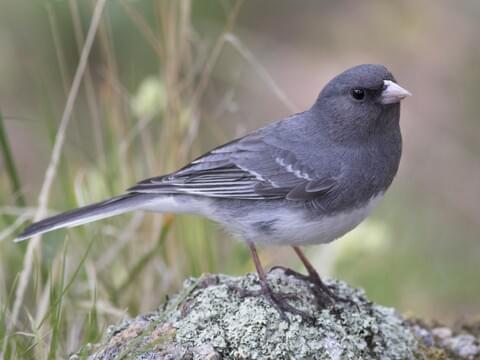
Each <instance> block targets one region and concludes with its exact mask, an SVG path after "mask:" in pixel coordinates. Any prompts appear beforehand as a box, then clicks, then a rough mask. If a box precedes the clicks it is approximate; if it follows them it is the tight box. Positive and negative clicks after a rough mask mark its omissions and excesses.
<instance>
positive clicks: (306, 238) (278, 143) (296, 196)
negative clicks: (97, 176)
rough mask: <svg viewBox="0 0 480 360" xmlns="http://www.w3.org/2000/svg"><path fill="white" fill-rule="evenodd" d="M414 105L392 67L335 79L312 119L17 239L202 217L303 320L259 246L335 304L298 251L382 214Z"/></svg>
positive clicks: (257, 134) (271, 128) (273, 128)
mask: <svg viewBox="0 0 480 360" xmlns="http://www.w3.org/2000/svg"><path fill="white" fill-rule="evenodd" d="M409 95H411V94H410V93H409V92H408V91H407V90H405V89H403V88H402V87H400V86H399V85H398V84H397V83H396V82H395V79H394V77H393V75H392V74H391V73H390V72H389V71H388V70H387V69H386V68H385V67H384V66H382V65H372V64H368V65H359V66H355V67H353V68H351V69H348V70H346V71H344V72H343V73H341V74H340V75H338V76H336V77H335V78H334V79H332V80H331V81H330V82H329V83H328V84H327V85H326V86H325V87H324V88H323V90H322V91H321V93H320V95H319V96H318V98H317V100H316V101H315V103H314V104H313V106H312V107H311V108H310V109H308V110H306V111H304V112H302V113H298V114H295V115H292V116H289V117H287V118H284V119H281V120H278V121H276V122H273V123H272V124H270V125H268V126H266V127H263V128H260V129H258V130H256V131H254V132H252V133H250V134H248V135H245V136H244V137H242V138H239V139H236V140H233V141H231V142H229V143H227V144H224V145H221V146H219V147H217V148H215V149H213V150H211V151H209V152H207V153H206V154H204V155H202V156H200V157H199V158H197V159H196V160H194V161H192V162H191V163H190V164H188V165H186V166H185V167H183V168H181V169H180V170H178V171H176V172H174V173H171V174H167V175H163V176H158V177H153V178H150V179H146V180H143V181H141V182H139V183H138V184H137V185H135V186H133V187H132V188H130V189H128V190H127V192H126V193H125V194H124V195H120V196H117V197H114V198H112V199H109V200H106V201H102V202H99V203H96V204H93V205H88V206H85V207H82V208H79V209H75V210H71V211H68V212H65V213H62V214H59V215H56V216H53V217H50V218H47V219H45V220H42V221H39V222H37V223H34V224H32V225H30V226H29V227H28V228H27V229H26V230H25V231H24V232H23V233H22V234H20V235H19V236H18V238H17V239H18V240H24V239H27V238H30V237H32V236H34V235H38V234H43V233H46V232H48V231H52V230H55V229H60V228H65V227H68V228H69V227H74V226H77V225H82V224H85V223H89V222H92V221H96V220H100V219H103V218H107V217H110V216H114V215H118V214H123V213H125V212H129V211H133V210H146V211H154V212H161V213H193V214H199V215H202V216H205V217H207V218H209V219H212V220H214V221H216V222H218V223H220V224H222V225H223V226H225V227H226V228H227V229H229V230H230V231H232V232H233V233H234V234H237V235H239V236H241V237H242V238H243V239H244V240H245V241H246V243H247V245H248V247H249V248H250V251H251V254H252V257H253V261H254V263H255V267H256V269H257V272H258V277H259V282H260V285H261V291H260V292H259V293H260V294H262V295H263V296H265V297H266V299H267V300H268V301H269V302H270V304H271V305H272V306H274V307H275V308H276V309H277V310H278V312H279V313H280V315H281V317H282V318H284V319H286V316H285V312H290V313H294V314H299V315H302V316H305V314H304V313H303V312H302V311H300V310H297V309H295V308H294V307H293V306H291V305H290V304H289V303H288V302H287V297H286V296H285V295H284V294H278V293H275V292H273V291H272V289H271V288H270V286H269V285H268V282H267V277H266V274H265V271H264V269H263V267H262V265H261V264H260V261H259V258H258V255H257V251H256V248H255V244H265V245H290V246H292V247H293V249H294V250H295V252H296V253H297V255H298V256H299V257H300V259H301V261H302V262H303V264H304V265H305V268H306V269H307V272H308V276H303V278H305V279H306V280H309V281H311V282H312V284H313V285H314V286H313V289H314V293H315V295H316V297H317V299H318V301H319V303H324V304H325V303H327V302H328V301H330V302H333V300H337V298H336V297H335V295H334V294H333V293H332V292H331V291H330V289H329V288H328V286H326V285H325V284H324V283H323V282H322V281H321V279H320V277H319V275H318V273H317V272H316V271H315V269H314V267H313V266H312V265H311V264H310V263H309V262H308V260H307V258H306V257H305V255H304V254H303V253H302V251H301V250H300V246H303V245H307V244H322V243H328V242H331V241H333V240H335V239H337V238H339V237H341V236H342V235H344V234H346V233H347V232H349V231H350V230H352V229H353V228H354V227H355V226H357V225H358V224H359V223H360V222H361V221H363V220H364V219H365V218H366V217H367V216H368V214H369V213H370V212H371V210H372V209H373V208H374V207H375V206H376V205H377V204H378V202H379V200H380V199H381V198H382V196H383V194H384V193H385V191H386V190H387V188H388V187H389V186H390V184H391V183H392V180H393V178H394V176H395V174H396V172H397V169H398V165H399V162H400V156H401V151H402V138H401V134H400V126H399V119H400V100H402V99H403V98H405V97H407V96H409ZM287 271H288V272H289V273H290V274H293V275H297V276H301V275H300V274H298V273H295V272H293V271H291V270H288V269H287ZM246 295H253V294H246Z"/></svg>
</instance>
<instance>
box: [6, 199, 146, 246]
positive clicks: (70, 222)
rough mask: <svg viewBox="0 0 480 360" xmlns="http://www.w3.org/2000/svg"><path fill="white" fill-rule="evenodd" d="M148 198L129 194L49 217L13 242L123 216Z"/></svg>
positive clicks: (33, 225)
mask: <svg viewBox="0 0 480 360" xmlns="http://www.w3.org/2000/svg"><path fill="white" fill-rule="evenodd" d="M149 198H150V197H149V196H146V195H145V194H138V193H130V194H125V195H121V196H117V197H114V198H112V199H109V200H105V201H102V202H99V203H96V204H92V205H87V206H84V207H81V208H78V209H74V210H70V211H67V212H64V213H61V214H58V215H56V216H52V217H49V218H47V219H44V220H41V221H39V222H36V223H33V224H32V225H30V226H28V227H27V228H26V229H25V230H24V231H23V232H22V233H21V234H20V235H19V236H18V237H17V238H16V239H15V241H17V242H18V241H22V240H26V239H28V238H31V237H32V236H34V235H39V234H43V233H46V232H49V231H52V230H56V229H61V228H71V227H74V226H78V225H83V224H86V223H89V222H92V221H96V220H100V219H104V218H107V217H111V216H115V215H119V214H123V213H125V212H128V211H132V210H136V209H138V208H140V207H141V206H142V205H143V204H144V203H145V201H146V200H147V199H149Z"/></svg>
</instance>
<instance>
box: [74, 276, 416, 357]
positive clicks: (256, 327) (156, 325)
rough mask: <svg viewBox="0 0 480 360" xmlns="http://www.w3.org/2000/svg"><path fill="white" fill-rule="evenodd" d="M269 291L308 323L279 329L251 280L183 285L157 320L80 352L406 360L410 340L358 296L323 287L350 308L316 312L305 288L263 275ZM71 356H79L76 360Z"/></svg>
mask: <svg viewBox="0 0 480 360" xmlns="http://www.w3.org/2000/svg"><path fill="white" fill-rule="evenodd" d="M269 283H270V284H271V285H272V287H273V289H274V291H278V292H282V293H290V294H295V295H296V296H295V297H292V299H291V300H290V303H291V304H292V305H293V306H295V307H297V308H298V309H301V310H304V311H307V312H308V313H309V314H311V315H312V316H313V317H314V319H315V322H314V323H308V322H306V321H303V320H302V319H301V318H300V317H299V316H295V315H292V314H288V317H289V322H286V321H282V320H281V319H280V317H279V315H278V313H277V312H276V310H275V309H273V308H272V307H271V306H270V305H269V303H268V302H266V301H265V299H264V298H263V297H242V296H240V295H239V293H238V291H236V290H235V288H241V289H246V290H258V289H259V284H258V280H257V277H256V275H254V274H248V275H247V276H243V277H231V276H225V275H205V276H203V277H201V278H199V279H189V280H187V281H186V282H185V284H184V287H183V289H182V290H181V291H180V292H179V293H178V294H176V295H175V296H173V297H171V298H170V299H169V300H168V301H167V302H166V303H165V304H164V305H163V307H162V309H161V310H159V311H158V312H154V313H152V314H149V315H146V316H140V317H137V318H136V319H133V320H129V321H126V322H124V323H123V324H122V325H120V326H117V327H111V328H110V329H109V332H108V334H107V336H106V341H105V342H104V343H103V344H99V345H94V346H93V347H92V348H91V349H88V350H86V351H84V352H83V354H84V356H86V357H88V358H91V359H122V358H123V359H145V360H147V359H149V360H153V359H212V360H213V359H414V358H416V354H417V350H418V348H419V347H418V342H417V339H416V337H415V334H414V332H413V331H412V330H411V329H410V327H409V326H407V325H406V324H405V321H404V320H403V319H402V317H401V316H399V315H398V314H397V313H396V312H395V311H394V310H393V309H391V308H386V307H383V306H379V305H376V304H373V303H371V302H370V301H368V300H367V299H366V297H365V294H364V292H363V291H362V290H358V289H352V288H350V287H349V286H348V285H346V284H345V283H343V282H339V281H333V280H329V281H328V282H327V283H328V284H329V285H330V286H331V289H332V290H333V291H334V293H335V294H336V295H337V296H339V297H341V298H348V299H350V300H351V302H343V301H340V302H337V303H336V304H335V305H334V306H331V307H329V308H326V309H318V308H317V307H316V305H315V299H314V297H313V295H312V292H311V291H310V288H309V286H310V285H309V283H307V282H305V281H302V280H298V279H296V278H294V277H291V276H286V275H285V274H284V273H283V272H282V271H281V270H276V271H273V272H271V273H270V274H269ZM76 356H82V352H80V353H79V354H78V355H76Z"/></svg>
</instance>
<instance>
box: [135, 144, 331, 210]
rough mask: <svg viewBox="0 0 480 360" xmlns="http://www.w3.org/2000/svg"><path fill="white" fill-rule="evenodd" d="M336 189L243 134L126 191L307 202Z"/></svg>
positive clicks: (283, 154)
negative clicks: (184, 164)
mask: <svg viewBox="0 0 480 360" xmlns="http://www.w3.org/2000/svg"><path fill="white" fill-rule="evenodd" d="M335 186H336V181H335V180H334V179H333V178H331V177H326V176H318V174H317V173H316V172H315V171H313V170H312V169H311V168H309V167H308V166H307V165H305V164H303V163H302V162H301V161H299V160H298V158H297V156H296V155H295V154H294V153H293V152H291V151H288V150H285V149H280V148H278V147H276V146H274V145H271V144H266V143H265V142H263V141H262V138H261V137H260V136H255V135H254V136H249V137H245V138H241V139H238V140H236V141H233V142H230V143H228V144H226V145H224V146H221V147H218V148H216V149H213V150H212V151H210V152H209V153H207V154H205V155H203V156H201V157H199V158H197V159H195V160H194V161H192V162H191V163H190V164H189V165H187V166H185V167H183V168H182V169H180V170H179V171H177V172H175V173H172V174H169V175H166V176H160V177H154V178H150V179H146V180H143V181H141V182H139V183H138V184H137V185H135V186H133V187H132V188H130V189H128V191H129V192H139V193H159V194H191V195H199V196H207V197H216V198H229V199H245V200H256V199H287V200H296V201H310V200H313V199H316V198H318V197H320V196H322V195H325V194H328V193H329V192H331V191H332V189H334V188H335Z"/></svg>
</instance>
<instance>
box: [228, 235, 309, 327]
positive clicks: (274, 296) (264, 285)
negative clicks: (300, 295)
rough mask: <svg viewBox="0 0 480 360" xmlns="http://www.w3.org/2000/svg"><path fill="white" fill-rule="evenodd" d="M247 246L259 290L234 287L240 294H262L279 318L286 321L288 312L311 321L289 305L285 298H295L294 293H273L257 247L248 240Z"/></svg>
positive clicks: (303, 312) (302, 312) (306, 315)
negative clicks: (255, 271) (256, 275)
mask: <svg viewBox="0 0 480 360" xmlns="http://www.w3.org/2000/svg"><path fill="white" fill-rule="evenodd" d="M247 244H248V247H249V249H250V253H251V254H252V258H253V263H254V264H255V268H256V270H257V274H258V279H259V282H260V288H261V290H259V291H252V290H245V289H238V288H237V289H236V290H237V291H238V292H239V293H240V295H241V296H264V297H265V299H266V300H267V301H268V302H269V303H270V304H271V305H272V306H273V307H274V308H275V309H276V310H277V311H278V313H279V314H280V318H281V319H282V320H285V321H287V322H288V318H287V316H286V314H285V313H287V312H289V313H291V314H294V315H300V317H301V318H302V319H303V320H306V321H308V322H313V321H314V319H313V318H312V316H310V315H309V314H308V313H306V312H305V311H302V310H298V309H296V308H295V307H293V306H292V305H290V304H289V303H288V302H287V300H289V299H292V298H295V297H296V295H294V294H282V293H274V292H273V291H272V289H271V288H270V286H269V285H268V281H267V275H266V274H265V270H264V269H263V267H262V264H261V263H260V258H259V257H258V254H257V249H256V248H255V245H254V244H253V243H251V242H248V243H247Z"/></svg>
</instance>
